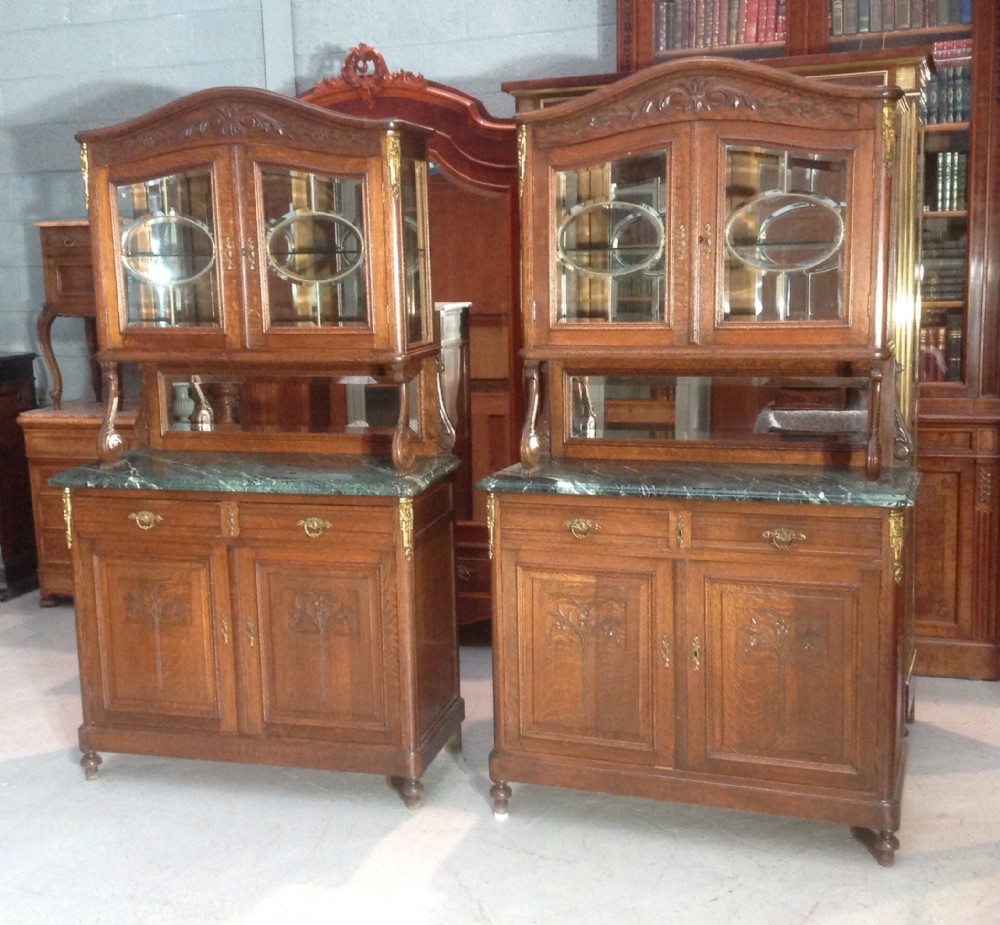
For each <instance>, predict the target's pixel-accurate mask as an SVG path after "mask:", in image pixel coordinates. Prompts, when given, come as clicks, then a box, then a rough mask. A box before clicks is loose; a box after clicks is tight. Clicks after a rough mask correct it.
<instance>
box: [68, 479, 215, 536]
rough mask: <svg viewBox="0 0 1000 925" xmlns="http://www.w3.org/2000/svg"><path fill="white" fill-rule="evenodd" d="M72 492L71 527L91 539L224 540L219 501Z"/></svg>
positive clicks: (132, 494) (135, 493) (143, 494)
mask: <svg viewBox="0 0 1000 925" xmlns="http://www.w3.org/2000/svg"><path fill="white" fill-rule="evenodd" d="M79 491H80V490H74V492H73V526H74V530H75V531H76V532H78V533H81V534H82V533H86V534H88V535H91V536H95V535H106V534H108V533H109V532H110V531H114V535H115V536H116V537H119V538H121V537H134V538H136V539H144V538H147V537H148V538H150V539H152V540H157V539H172V538H174V537H184V536H194V537H197V538H198V539H208V538H211V537H218V536H223V535H225V534H224V530H223V518H222V505H221V503H220V502H218V501H214V500H205V501H180V500H170V499H168V498H164V497H160V496H157V495H152V494H149V493H146V492H129V491H122V492H116V493H115V494H114V496H110V495H108V494H85V495H81V494H79Z"/></svg>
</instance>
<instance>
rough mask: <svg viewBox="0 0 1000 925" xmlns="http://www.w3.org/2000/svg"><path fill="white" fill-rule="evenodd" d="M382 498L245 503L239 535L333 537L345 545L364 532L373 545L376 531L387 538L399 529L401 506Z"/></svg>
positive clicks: (298, 538) (248, 537)
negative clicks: (376, 500)
mask: <svg viewBox="0 0 1000 925" xmlns="http://www.w3.org/2000/svg"><path fill="white" fill-rule="evenodd" d="M380 501H381V503H379V504H358V503H354V502H353V501H352V502H347V503H344V504H331V503H330V502H329V500H327V499H320V498H317V499H316V501H302V502H275V503H268V502H266V501H261V502H255V501H247V502H241V503H240V505H239V518H238V521H239V535H240V538H241V539H244V540H256V539H261V540H281V541H284V542H289V541H291V542H299V541H306V540H311V541H317V540H326V541H331V540H332V541H334V542H336V543H341V544H342V543H344V542H345V541H349V540H350V538H351V537H352V536H356V535H358V534H364V535H365V536H366V538H367V543H368V544H370V543H371V536H372V534H375V535H377V536H382V537H384V536H386V535H388V534H390V533H391V532H392V531H393V530H398V523H399V519H398V515H397V505H396V504H395V503H393V502H392V500H391V499H390V500H386V499H380Z"/></svg>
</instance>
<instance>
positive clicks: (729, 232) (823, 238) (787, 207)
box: [726, 190, 844, 273]
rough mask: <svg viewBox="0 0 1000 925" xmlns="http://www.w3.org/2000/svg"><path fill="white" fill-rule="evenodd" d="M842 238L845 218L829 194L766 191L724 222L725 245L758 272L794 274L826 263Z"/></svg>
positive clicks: (834, 252)
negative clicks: (827, 195) (828, 196)
mask: <svg viewBox="0 0 1000 925" xmlns="http://www.w3.org/2000/svg"><path fill="white" fill-rule="evenodd" d="M843 241H844V220H843V217H842V216H841V214H840V210H839V209H838V207H837V204H836V203H835V202H833V201H832V200H830V199H827V198H826V197H825V196H816V195H810V194H807V193H786V192H783V191H781V190H768V191H767V192H764V193H761V194H759V195H757V196H754V197H753V198H752V199H749V200H747V201H746V202H745V203H743V204H742V205H741V206H740V207H739V208H738V209H736V210H735V211H734V212H733V213H732V214H731V215H730V216H729V220H728V221H727V222H726V247H727V248H728V249H729V251H730V253H731V254H732V255H733V256H734V257H735V258H736V259H737V260H739V261H740V262H741V263H744V264H746V265H747V266H749V267H752V268H753V269H755V270H762V271H775V270H776V271H779V272H784V273H794V272H796V271H805V270H810V269H812V268H813V267H817V266H819V265H820V264H822V263H825V262H826V261H828V260H829V259H830V258H831V257H833V256H834V255H835V254H836V253H837V251H838V250H839V249H840V247H841V245H842V244H843Z"/></svg>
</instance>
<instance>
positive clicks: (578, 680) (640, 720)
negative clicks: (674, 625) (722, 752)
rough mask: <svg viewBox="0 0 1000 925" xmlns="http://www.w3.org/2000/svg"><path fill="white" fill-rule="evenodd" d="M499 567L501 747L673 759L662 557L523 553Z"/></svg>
mask: <svg viewBox="0 0 1000 925" xmlns="http://www.w3.org/2000/svg"><path fill="white" fill-rule="evenodd" d="M554 560H558V564H556V563H555V562H554ZM504 572H505V575H504V579H503V580H502V581H501V588H503V589H504V590H503V594H504V597H503V601H502V604H501V606H502V607H503V608H504V613H503V616H502V618H501V624H502V626H503V627H505V628H506V627H508V626H509V630H508V629H504V630H503V631H501V633H500V638H501V639H503V640H504V642H503V646H504V654H503V657H504V658H505V659H506V660H507V662H508V665H509V666H510V667H509V668H508V669H507V671H505V672H504V673H503V677H505V678H506V679H507V681H506V683H507V685H508V688H509V689H508V690H507V691H506V692H505V694H504V700H505V702H506V704H507V705H508V706H507V712H506V713H505V716H504V726H505V735H504V736H503V738H504V739H505V740H506V741H505V747H506V748H508V749H510V750H513V749H524V750H526V751H540V752H544V753H546V754H553V755H566V756H575V757H582V758H593V759H601V760H615V761H619V762H627V763H629V764H644V765H656V764H661V763H667V764H670V763H671V762H672V755H673V735H672V717H673V710H672V693H673V692H672V685H673V674H672V672H671V671H670V670H669V667H665V666H664V665H663V663H662V662H661V661H660V660H659V657H658V656H657V655H656V653H657V652H658V651H659V649H658V647H659V638H660V634H664V643H665V646H666V647H667V652H668V653H669V646H670V642H671V639H670V636H669V633H670V627H669V625H668V617H667V616H665V614H666V613H668V612H669V611H668V609H667V608H668V607H669V601H670V573H669V563H665V562H663V561H656V560H654V559H633V558H629V559H622V560H615V561H613V562H609V560H608V559H607V557H599V556H594V555H586V554H583V555H581V554H578V553H575V554H572V555H568V556H567V555H566V554H565V553H563V554H561V555H556V554H553V552H552V551H550V552H549V553H548V555H546V554H545V553H544V552H531V551H528V552H523V551H522V552H519V553H516V554H515V555H513V556H512V557H511V559H510V560H509V561H508V562H507V563H506V564H505V569H504ZM654 640H656V641H655V642H654ZM667 661H668V662H669V658H667ZM514 666H516V669H515V667H514ZM660 673H663V674H662V676H659V677H658V676H657V675H658V674H660Z"/></svg>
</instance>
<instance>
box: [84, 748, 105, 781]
mask: <svg viewBox="0 0 1000 925" xmlns="http://www.w3.org/2000/svg"><path fill="white" fill-rule="evenodd" d="M101 761H102V758H101V756H100V755H98V754H97V752H84V753H83V755H82V756H81V757H80V767H81V768H83V774H84V776H85V777H86V778H87V780H94V778H96V777H97V769H98V768H99V767H100V766H101Z"/></svg>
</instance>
